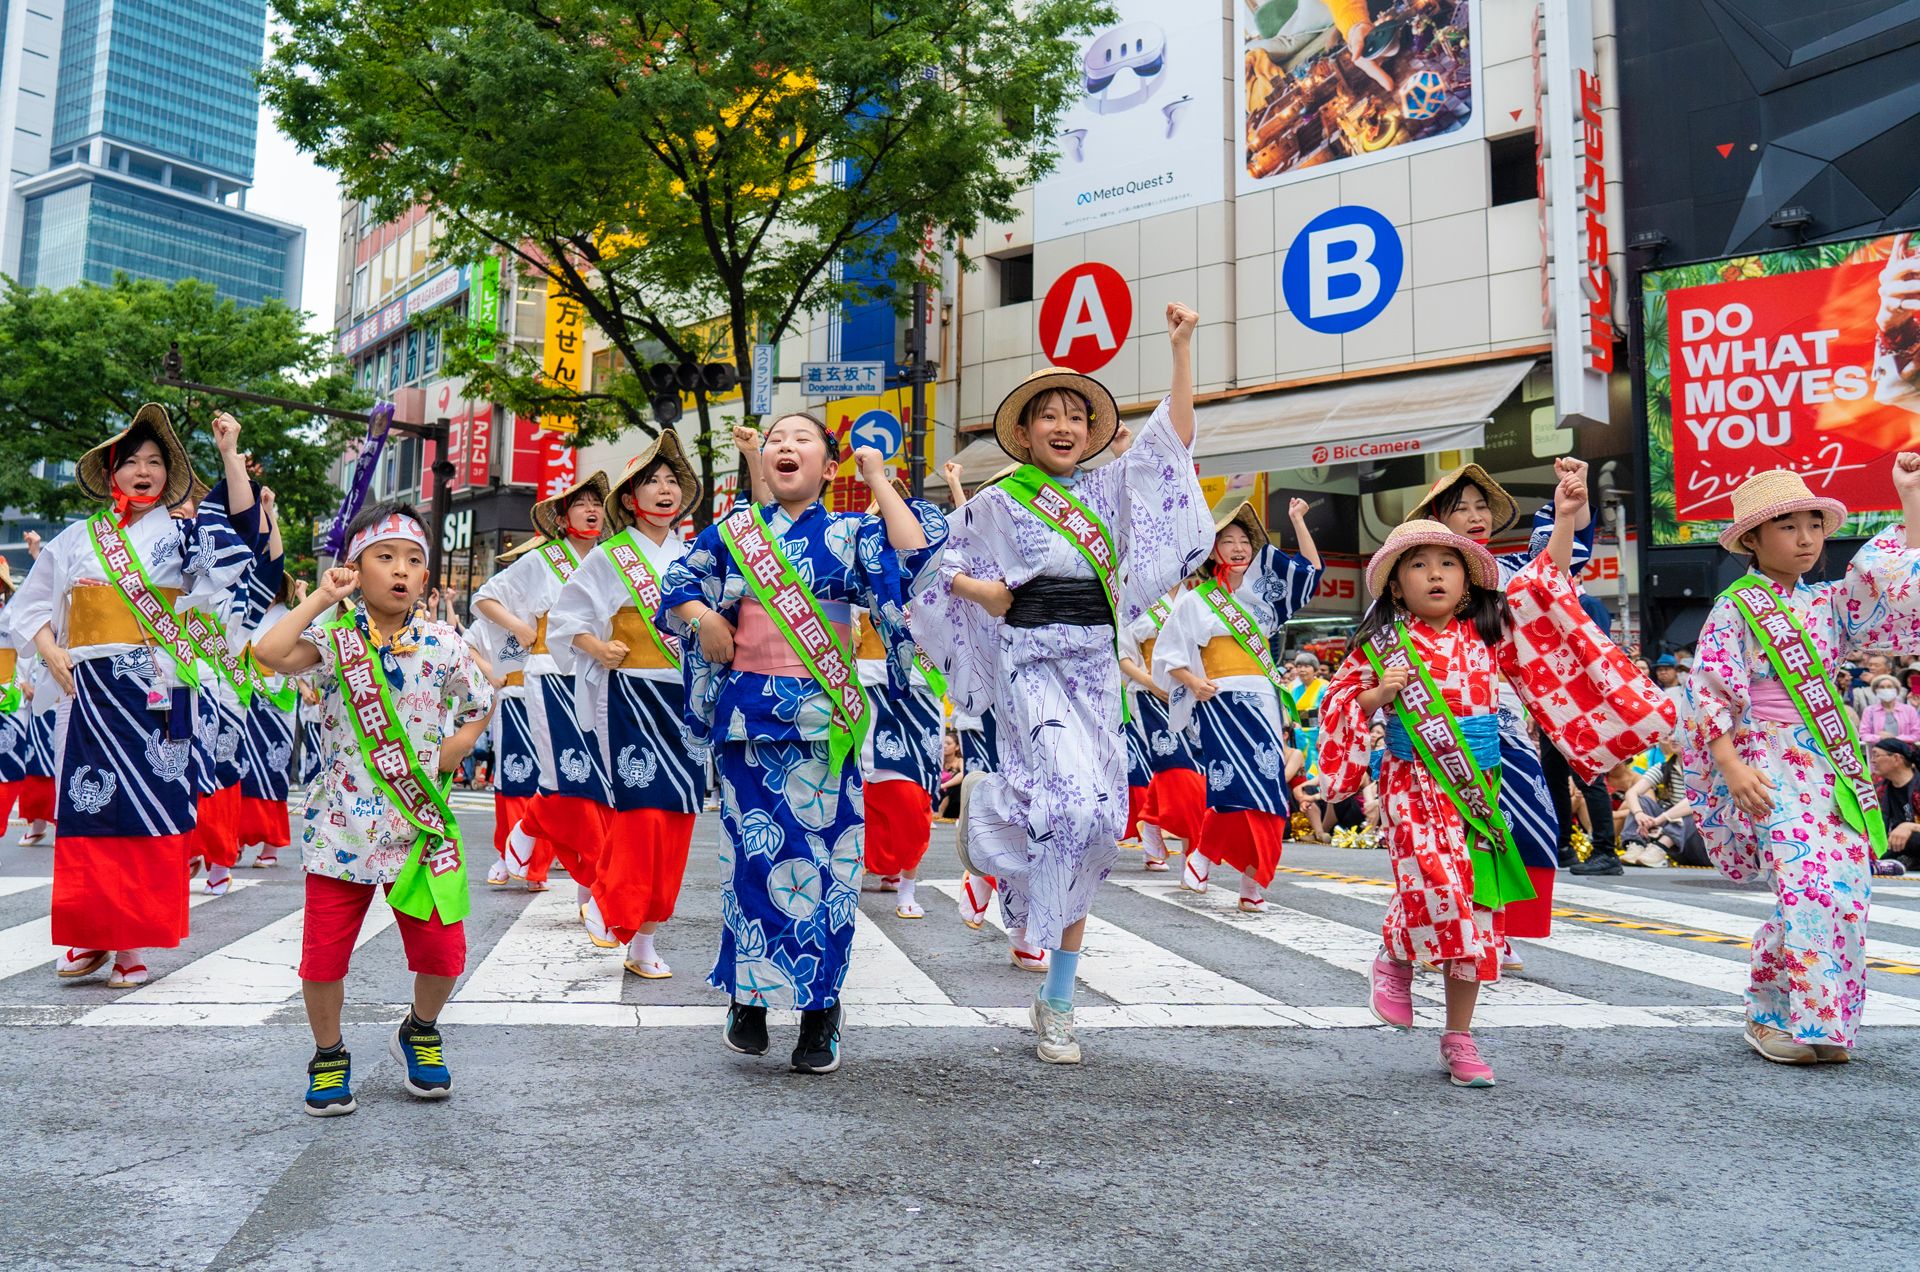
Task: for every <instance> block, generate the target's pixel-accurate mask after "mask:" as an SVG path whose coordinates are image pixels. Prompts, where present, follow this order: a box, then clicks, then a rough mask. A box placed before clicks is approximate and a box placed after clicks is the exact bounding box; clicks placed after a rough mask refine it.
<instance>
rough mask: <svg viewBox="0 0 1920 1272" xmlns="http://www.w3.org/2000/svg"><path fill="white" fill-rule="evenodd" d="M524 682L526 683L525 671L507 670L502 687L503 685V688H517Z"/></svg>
mask: <svg viewBox="0 0 1920 1272" xmlns="http://www.w3.org/2000/svg"><path fill="white" fill-rule="evenodd" d="M526 683H527V673H526V672H524V671H510V672H508V673H507V679H506V682H505V684H504V685H503V687H504V688H507V689H517V688H519V687H520V686H521V685H524V684H526Z"/></svg>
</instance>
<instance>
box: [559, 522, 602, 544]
mask: <svg viewBox="0 0 1920 1272" xmlns="http://www.w3.org/2000/svg"><path fill="white" fill-rule="evenodd" d="M564 528H565V530H566V532H567V537H568V538H569V539H579V540H581V541H582V542H583V543H591V542H593V541H594V540H595V539H598V538H599V537H600V532H599V531H598V530H575V529H574V528H573V527H572V526H566V527H564Z"/></svg>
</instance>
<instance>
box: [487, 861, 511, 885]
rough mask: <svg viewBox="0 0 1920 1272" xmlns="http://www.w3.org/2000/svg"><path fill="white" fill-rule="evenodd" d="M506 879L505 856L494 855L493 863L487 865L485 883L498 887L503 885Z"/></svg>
mask: <svg viewBox="0 0 1920 1272" xmlns="http://www.w3.org/2000/svg"><path fill="white" fill-rule="evenodd" d="M506 881H507V859H506V858H505V857H495V858H494V859H493V864H492V865H490V866H488V867H487V884H488V886H489V887H494V888H498V887H501V886H502V885H504V884H505V883H506Z"/></svg>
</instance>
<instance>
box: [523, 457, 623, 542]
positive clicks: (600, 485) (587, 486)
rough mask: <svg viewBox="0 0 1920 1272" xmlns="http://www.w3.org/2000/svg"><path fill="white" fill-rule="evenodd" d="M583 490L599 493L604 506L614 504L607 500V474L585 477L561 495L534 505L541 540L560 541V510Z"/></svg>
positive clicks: (535, 527) (534, 524)
mask: <svg viewBox="0 0 1920 1272" xmlns="http://www.w3.org/2000/svg"><path fill="white" fill-rule="evenodd" d="M583 490H592V491H595V492H596V493H598V494H599V496H600V502H601V503H602V504H603V505H609V504H611V503H612V501H611V500H610V499H608V498H607V491H608V483H607V475H606V474H605V473H603V472H596V473H594V474H593V475H592V476H590V477H583V478H581V479H580V480H579V481H576V482H574V483H573V485H571V486H568V487H567V488H566V489H565V490H563V491H561V492H560V493H559V494H557V495H555V496H553V498H551V499H542V500H541V501H540V502H539V503H537V504H535V505H533V513H532V516H533V528H534V529H535V530H536V531H538V532H539V534H540V537H541V538H543V539H558V538H559V537H560V510H561V509H562V508H565V507H566V506H567V501H568V500H570V499H572V498H573V497H574V496H575V495H577V494H579V493H580V492H581V491H583ZM609 515H611V514H609Z"/></svg>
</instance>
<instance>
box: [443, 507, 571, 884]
mask: <svg viewBox="0 0 1920 1272" xmlns="http://www.w3.org/2000/svg"><path fill="white" fill-rule="evenodd" d="M541 542H542V540H541V538H540V536H539V535H538V534H532V535H528V536H527V537H526V538H525V539H523V540H521V541H520V542H519V543H518V544H516V545H515V546H513V547H510V548H508V549H507V550H506V551H504V552H502V553H500V554H499V555H498V556H496V557H494V564H495V565H497V566H499V567H500V568H501V569H505V568H506V567H507V566H509V565H511V564H513V563H514V562H515V561H518V560H519V559H520V558H521V557H523V556H525V555H526V554H527V553H529V552H531V551H532V550H533V549H535V548H537V547H539V546H540V544H541ZM465 635H466V639H467V645H468V647H469V648H471V649H472V650H473V652H474V654H475V656H476V657H478V658H479V659H480V660H481V662H482V663H483V664H484V665H485V666H486V667H487V669H488V671H487V678H488V682H489V683H490V684H491V685H492V686H493V702H494V711H493V724H492V725H491V726H490V727H491V729H492V730H493V734H492V737H491V739H490V740H491V742H492V743H493V773H492V780H493V856H494V859H493V862H492V864H491V865H489V866H488V867H487V886H489V887H493V888H502V887H505V886H506V885H507V884H508V883H509V882H511V881H512V879H513V876H512V874H510V873H509V872H508V870H507V841H508V839H509V838H510V837H511V836H512V834H513V831H514V829H515V828H516V827H519V826H523V825H531V824H532V819H533V800H534V796H536V795H538V794H539V793H540V763H539V761H538V760H537V759H535V758H534V754H533V726H532V725H530V724H529V723H528V722H527V698H526V694H527V647H526V646H525V645H522V644H521V643H520V640H519V638H518V637H516V636H515V635H514V634H513V633H512V632H509V631H508V630H507V629H506V628H504V627H501V626H499V625H498V624H496V623H494V622H493V621H492V620H491V619H489V618H488V617H487V616H486V615H485V614H482V613H480V612H479V611H478V609H477V608H476V609H475V610H474V614H473V622H472V623H470V624H468V626H467V630H466V633H465ZM531 833H532V832H531V831H529V832H528V834H529V835H531ZM522 856H523V857H524V858H525V859H527V860H529V861H530V862H532V863H533V866H534V867H535V868H537V869H538V870H539V874H540V879H539V881H540V882H542V883H544V882H545V879H546V870H547V866H548V863H550V862H552V860H553V846H552V845H551V844H545V843H542V842H540V841H539V840H538V839H537V838H536V839H535V840H534V844H533V846H532V848H531V849H530V850H527V851H524V852H523V853H522ZM529 873H531V871H529Z"/></svg>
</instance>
